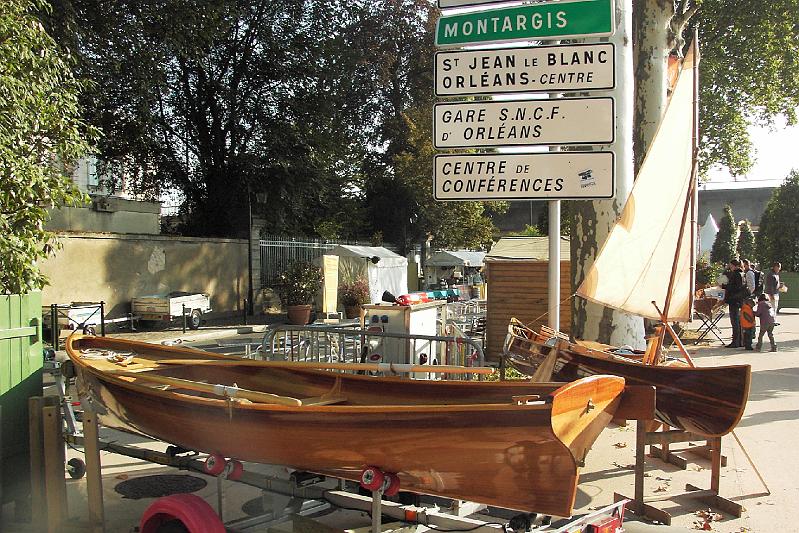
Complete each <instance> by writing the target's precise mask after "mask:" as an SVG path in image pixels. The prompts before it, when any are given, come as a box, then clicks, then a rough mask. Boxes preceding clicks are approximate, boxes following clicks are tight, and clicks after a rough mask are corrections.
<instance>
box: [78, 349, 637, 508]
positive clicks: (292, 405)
mask: <svg viewBox="0 0 799 533" xmlns="http://www.w3.org/2000/svg"><path fill="white" fill-rule="evenodd" d="M66 350H67V353H68V354H69V357H70V359H71V360H72V362H73V364H74V366H75V369H76V375H77V378H78V391H79V394H80V396H81V398H82V400H83V401H84V405H85V406H87V407H88V408H90V409H92V410H93V411H95V412H97V413H98V416H99V417H100V420H101V421H102V422H103V423H104V424H106V425H108V426H112V427H119V428H123V429H128V430H134V431H136V432H139V433H142V434H144V435H148V436H151V437H154V438H156V439H160V440H163V441H166V442H169V443H172V444H176V445H178V446H181V447H183V448H186V449H190V450H197V451H201V452H207V453H211V454H214V456H222V457H229V458H235V459H237V460H241V461H252V462H260V463H269V464H280V465H286V466H289V467H293V468H296V469H300V470H304V471H309V472H316V473H319V474H323V475H329V476H334V477H338V478H344V479H349V480H354V481H361V482H362V483H363V481H364V479H363V478H362V474H364V473H365V472H366V471H367V470H368V469H369V468H370V467H375V468H378V469H380V470H381V471H384V472H389V473H392V474H393V475H394V476H395V479H396V480H398V483H399V486H400V487H401V488H402V490H406V491H410V492H418V493H424V494H432V495H438V496H443V497H448V498H453V499H463V500H469V501H476V502H480V503H485V504H489V505H495V506H499V507H505V508H509V509H516V510H521V511H527V512H538V513H543V514H550V515H557V516H569V515H570V514H571V512H572V506H573V504H574V499H575V494H576V488H577V481H578V467H579V465H581V464H582V462H583V460H584V458H585V455H586V453H587V452H588V450H589V449H590V447H591V445H592V444H593V442H594V441H595V439H596V438H597V436H598V435H599V433H600V432H601V431H602V429H603V428H604V427H605V426H606V425H607V423H608V422H609V421H610V420H611V418H612V417H613V416H614V412H616V409H617V407H618V406H619V403H620V399H621V395H622V392H623V390H624V387H625V385H624V379H622V378H619V377H616V376H592V377H590V378H586V379H581V380H577V381H574V382H572V383H568V384H563V383H529V382H498V381H477V380H474V381H465V380H464V381H434V380H412V379H402V378H397V377H374V376H369V375H355V374H344V373H340V372H330V371H327V370H318V369H313V368H307V367H306V366H304V364H303V363H287V362H266V361H253V360H246V359H239V358H235V357H230V356H223V355H218V354H212V353H207V352H202V351H199V350H194V349H190V348H184V347H178V346H162V345H155V344H147V343H140V342H134V341H127V340H121V339H109V338H106V337H91V336H82V335H79V334H74V335H72V336H71V337H69V338H68V339H67V342H66ZM465 370H469V371H472V370H473V369H471V368H469V369H465Z"/></svg>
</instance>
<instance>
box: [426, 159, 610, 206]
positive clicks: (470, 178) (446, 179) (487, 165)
mask: <svg viewBox="0 0 799 533" xmlns="http://www.w3.org/2000/svg"><path fill="white" fill-rule="evenodd" d="M433 182H434V185H433V192H434V196H435V199H436V200H535V199H542V200H543V199H546V200H567V199H599V198H612V197H613V194H614V191H615V182H614V161H613V152H542V153H535V154H458V155H437V156H435V163H434V175H433Z"/></svg>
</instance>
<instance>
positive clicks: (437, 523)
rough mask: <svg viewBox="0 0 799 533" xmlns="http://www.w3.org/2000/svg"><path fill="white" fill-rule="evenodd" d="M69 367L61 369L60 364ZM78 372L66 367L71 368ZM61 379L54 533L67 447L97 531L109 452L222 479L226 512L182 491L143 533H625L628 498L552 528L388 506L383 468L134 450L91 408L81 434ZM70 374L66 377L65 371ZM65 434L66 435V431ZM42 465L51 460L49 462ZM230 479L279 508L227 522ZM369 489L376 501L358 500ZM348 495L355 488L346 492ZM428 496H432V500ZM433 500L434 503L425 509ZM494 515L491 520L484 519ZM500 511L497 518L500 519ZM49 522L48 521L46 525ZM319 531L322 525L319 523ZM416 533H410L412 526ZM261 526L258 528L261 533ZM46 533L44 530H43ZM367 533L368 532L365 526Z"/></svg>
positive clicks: (47, 441) (51, 491)
mask: <svg viewBox="0 0 799 533" xmlns="http://www.w3.org/2000/svg"><path fill="white" fill-rule="evenodd" d="M53 366H56V367H60V365H53ZM68 366H69V365H67V367H68ZM53 370H55V372H53V374H54V376H55V377H56V385H57V386H56V390H57V392H58V394H59V396H50V397H45V398H41V397H39V398H32V399H31V401H30V404H29V405H30V411H31V414H30V416H31V421H32V424H31V456H32V457H37V458H39V460H38V462H37V463H36V464H34V462H33V461H32V465H31V481H32V483H31V503H32V505H34V506H35V507H34V508H41V509H47V512H46V513H39V514H38V516H37V515H34V519H38V520H40V521H41V520H46V521H47V524H43V523H42V524H39V525H41V526H46V530H48V531H59V530H61V529H62V527H63V525H64V523H65V521H66V518H67V516H68V513H67V508H66V481H65V478H64V475H63V474H64V470H65V468H66V464H65V452H64V445H63V443H64V442H67V443H69V444H72V445H75V446H83V448H84V454H85V458H86V459H85V463H84V462H82V461H81V464H77V462H78V461H80V460H79V459H71V460H70V465H69V466H70V468H71V469H72V470H74V471H76V472H77V471H78V470H79V471H80V472H79V474H80V475H73V473H72V470H70V475H71V476H72V477H81V476H82V475H83V474H84V473H85V475H86V485H87V496H88V506H89V520H90V522H91V524H90V528H91V531H97V532H101V531H104V523H105V518H104V507H103V496H102V473H101V465H100V452H101V451H110V452H113V453H117V454H120V455H125V456H128V457H132V458H136V459H140V460H144V461H148V462H151V463H154V464H159V465H163V466H168V467H172V468H176V469H179V470H189V471H194V472H199V473H203V474H206V475H209V476H213V477H215V478H216V481H217V489H218V490H217V495H218V500H217V509H216V510H214V509H213V508H212V507H211V506H210V505H209V504H208V503H207V502H206V501H205V500H203V499H202V498H200V497H199V496H196V495H192V494H173V495H170V496H165V497H162V498H159V499H157V500H155V501H154V502H153V503H152V504H151V505H150V506H149V507H148V509H147V510H146V511H145V513H144V514H143V515H142V517H141V520H140V524H139V531H140V533H156V532H157V531H158V530H159V527H160V525H161V524H162V523H163V521H164V520H165V519H168V520H178V521H180V522H181V523H182V524H183V526H184V527H185V529H186V530H187V531H189V532H190V533H224V532H225V531H236V532H242V533H243V532H246V531H256V530H259V531H265V530H266V528H268V527H270V526H274V525H277V524H280V523H283V522H288V521H290V520H293V521H295V522H296V521H298V520H299V521H304V522H305V523H306V524H307V523H310V524H313V523H316V522H312V519H311V518H308V517H309V516H311V515H318V514H320V513H330V512H332V511H334V510H336V509H349V510H360V511H362V512H366V513H368V514H369V515H370V517H371V528H370V529H369V531H370V532H371V533H378V532H386V531H397V532H399V531H415V532H418V533H421V532H425V531H436V530H441V529H449V530H457V529H461V530H468V531H474V532H476V533H497V532H503V533H504V532H509V533H510V532H513V533H522V532H532V531H535V532H542V533H543V532H546V533H567V532H568V533H617V532H619V531H622V527H621V526H622V522H623V520H624V511H625V506H626V504H627V503H628V501H629V500H626V499H625V500H621V501H617V502H616V503H614V504H611V505H609V506H607V507H604V508H602V509H599V510H597V511H594V512H592V513H590V514H587V515H584V516H581V517H577V518H570V519H564V520H559V521H556V522H552V519H551V517H546V516H543V517H542V516H537V515H535V514H527V513H518V512H517V511H509V510H501V509H500V510H497V509H491V510H493V511H494V512H493V513H491V512H490V511H491V510H490V509H489V508H487V507H486V506H485V505H481V504H475V503H470V502H463V501H450V500H442V499H440V498H432V500H433V503H432V504H426V505H424V506H423V505H405V504H402V503H396V502H392V501H388V500H384V499H383V496H388V497H390V496H393V495H396V494H397V493H398V492H399V491H400V489H401V487H400V486H399V478H397V476H396V475H395V474H393V473H391V472H384V471H383V470H382V469H380V467H379V466H370V467H367V468H365V469H364V470H363V472H362V474H361V479H360V484H355V483H353V482H347V481H345V480H337V485H336V487H335V488H331V487H330V486H329V485H330V483H329V482H328V483H327V485H328V486H326V487H323V486H322V484H323V483H324V482H325V481H327V480H326V478H325V477H324V476H321V475H317V474H312V473H306V472H299V471H295V472H293V473H292V474H291V476H290V477H289V479H283V478H280V477H276V476H266V475H264V474H261V473H257V472H253V471H248V470H246V469H245V468H244V465H243V464H242V463H241V462H239V461H237V460H235V459H228V458H225V457H221V456H219V455H214V454H212V455H209V456H207V457H206V458H205V459H201V458H200V455H199V454H198V453H196V452H192V451H189V450H183V449H181V448H178V447H176V446H169V447H168V448H167V450H166V452H158V451H155V450H151V449H147V448H141V447H133V446H127V445H122V444H118V443H115V442H108V441H104V440H101V439H100V436H99V423H98V419H97V416H96V415H95V414H94V413H93V412H92V411H91V410H90V409H87V406H86V405H84V406H83V408H84V411H83V413H82V416H81V419H82V422H83V427H82V431H80V430H79V429H78V428H77V424H76V416H75V413H74V411H73V403H72V402H71V399H70V397H69V396H67V395H66V394H65V392H66V386H65V383H66V380H68V379H69V378H70V377H71V376H70V374H71V373H70V371H69V370H68V369H62V368H53V369H51V371H53ZM63 370H66V372H64V371H63ZM65 430H66V431H65ZM41 458H44V460H42V459H41ZM226 481H230V482H237V483H243V484H246V485H249V486H252V487H255V488H258V489H260V490H261V491H262V494H264V495H266V494H270V495H272V496H273V499H274V500H275V505H273V508H272V509H271V510H270V511H265V512H263V513H262V514H259V515H257V516H250V517H245V518H240V519H236V520H232V521H228V522H223V513H222V510H223V501H224V488H225V487H224V483H225V482H226ZM358 485H360V488H361V489H362V491H368V492H370V493H371V495H364V494H358V493H357V491H358V488H359V487H358ZM347 489H349V490H347ZM425 498H426V497H425ZM426 503H427V502H426ZM486 512H489V514H488V515H486V514H483V513H486ZM495 514H499V515H500V516H502V517H503V518H502V519H501V521H500V519H497V518H495V517H494V516H492V515H495ZM45 515H46V518H45ZM384 518H387V519H389V521H390V522H391V523H397V528H396V529H394V528H390V529H386V528H385V527H384V524H383V520H384ZM316 524H317V526H319V527H321V525H320V524H319V523H316ZM409 526H410V527H411V528H415V529H407V527H409ZM256 528H258V529H256ZM42 529H45V527H42ZM361 531H364V532H365V531H366V530H364V529H362V530H361Z"/></svg>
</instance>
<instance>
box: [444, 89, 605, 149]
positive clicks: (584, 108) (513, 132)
mask: <svg viewBox="0 0 799 533" xmlns="http://www.w3.org/2000/svg"><path fill="white" fill-rule="evenodd" d="M614 117H615V113H614V109H613V98H609V97H604V98H559V99H555V100H512V101H510V100H509V101H499V102H455V103H443V104H436V106H435V121H434V123H433V141H434V144H435V147H436V148H491V147H496V146H534V145H543V144H550V145H557V144H610V143H612V142H613V138H614V135H613V134H614V131H615V128H614Z"/></svg>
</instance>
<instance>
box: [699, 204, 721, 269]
mask: <svg viewBox="0 0 799 533" xmlns="http://www.w3.org/2000/svg"><path fill="white" fill-rule="evenodd" d="M718 232H719V226H718V224H716V220H715V219H714V218H713V215H711V214H710V213H708V214H707V220H705V224H704V225H703V226H702V227H701V228H700V229H699V257H702V256H704V255H707V256H708V258H709V257H710V250H711V249H712V248H713V243H714V242H716V234H717V233H718Z"/></svg>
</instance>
